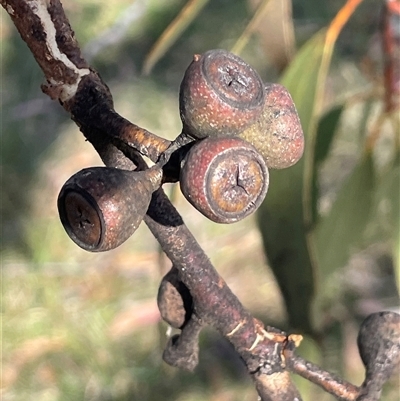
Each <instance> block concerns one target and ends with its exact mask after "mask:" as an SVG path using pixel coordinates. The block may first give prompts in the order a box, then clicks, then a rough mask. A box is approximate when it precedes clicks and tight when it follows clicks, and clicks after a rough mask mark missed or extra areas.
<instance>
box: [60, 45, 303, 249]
mask: <svg viewBox="0 0 400 401" xmlns="http://www.w3.org/2000/svg"><path fill="white" fill-rule="evenodd" d="M179 107H180V116H181V120H182V133H181V134H180V135H179V136H178V137H177V138H176V140H175V141H173V142H172V145H171V147H170V148H169V149H167V151H166V152H165V154H164V156H165V155H167V154H171V153H172V152H173V151H175V150H179V149H183V148H185V149H186V148H187V149H188V150H187V152H186V154H184V156H182V157H181V159H180V166H179V167H180V176H179V182H180V187H181V190H182V193H183V194H184V196H185V197H186V198H187V199H188V201H189V202H190V203H191V204H192V205H193V206H194V207H195V208H196V209H197V210H199V211H200V212H201V213H203V214H204V215H205V216H206V217H208V218H209V219H211V220H213V221H215V222H218V223H233V222H236V221H239V220H241V219H243V218H244V217H246V216H248V215H249V214H251V213H253V212H254V211H255V210H256V209H257V208H258V207H259V206H260V204H261V203H262V201H263V200H264V198H265V195H266V193H267V190H268V185H269V169H271V168H272V169H274V168H275V169H282V168H286V167H290V166H292V165H293V164H295V163H296V162H297V161H298V160H299V159H300V158H301V156H302V154H303V149H304V136H303V131H302V128H301V124H300V121H299V117H298V114H297V111H296V108H295V105H294V103H293V101H292V98H291V96H290V94H289V93H288V91H287V90H286V89H285V88H284V87H283V86H282V85H279V84H273V83H272V84H269V83H268V84H264V83H263V82H262V80H261V78H260V76H259V75H258V73H257V72H256V71H255V70H254V69H253V68H252V67H251V66H250V65H249V64H247V63H246V62H245V61H243V60H242V59H241V58H239V57H237V56H235V55H234V54H232V53H229V52H227V51H224V50H211V51H208V52H206V53H204V54H203V55H195V56H194V58H193V61H192V63H191V64H190V65H189V67H188V68H187V70H186V72H185V75H184V77H183V80H182V83H181V86H180V93H179ZM184 145H189V146H184ZM161 159H162V158H161ZM161 159H160V160H161ZM162 166H163V163H156V164H155V165H154V166H153V167H151V168H150V169H148V170H145V171H128V170H121V169H115V168H109V167H92V168H86V169H84V170H81V171H80V172H78V173H76V174H75V175H73V176H72V177H71V178H70V179H69V180H68V181H67V182H66V183H65V184H64V186H63V188H62V189H61V192H60V195H59V198H58V209H59V214H60V218H61V221H62V223H63V225H64V228H65V229H66V231H67V233H68V235H69V236H70V237H71V238H72V240H73V241H74V242H75V243H76V244H78V245H79V246H80V247H82V248H83V249H85V250H88V251H93V252H97V251H106V250H109V249H113V248H115V247H117V246H119V245H120V244H121V243H123V242H124V241H125V240H126V239H128V238H129V237H130V236H131V235H132V234H133V232H134V231H135V230H136V229H137V228H138V226H139V224H140V222H141V221H142V219H143V217H144V215H145V214H146V212H147V209H148V207H149V204H150V200H151V196H152V194H153V192H154V191H156V190H157V189H158V188H159V187H160V186H161V185H162V184H163V170H162Z"/></svg>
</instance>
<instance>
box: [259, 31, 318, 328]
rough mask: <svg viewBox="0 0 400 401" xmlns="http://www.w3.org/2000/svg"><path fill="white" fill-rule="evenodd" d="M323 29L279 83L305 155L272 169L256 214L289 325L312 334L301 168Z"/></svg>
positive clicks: (311, 286)
mask: <svg viewBox="0 0 400 401" xmlns="http://www.w3.org/2000/svg"><path fill="white" fill-rule="evenodd" d="M324 37H325V32H324V31H321V32H319V33H317V34H316V35H315V36H314V37H313V38H311V39H310V40H309V41H308V42H307V43H306V44H305V45H304V46H303V48H302V49H300V51H299V52H298V54H297V55H296V57H295V59H294V60H293V62H292V63H291V64H290V66H289V68H288V69H287V70H286V72H285V74H284V76H283V78H282V81H281V82H282V84H283V85H285V86H286V88H287V89H288V90H289V92H290V93H291V94H292V97H293V100H294V102H295V104H296V106H297V109H298V112H299V115H300V120H301V122H302V126H303V130H304V133H305V135H306V154H305V156H303V159H301V160H300V162H298V163H297V164H296V165H295V166H293V167H291V168H289V169H285V170H280V171H271V177H270V180H271V185H270V189H269V192H268V195H267V197H266V200H265V202H264V204H263V205H262V206H261V207H260V209H259V212H258V225H259V228H260V231H261V235H262V239H263V244H264V248H265V251H266V254H267V257H268V261H269V265H270V266H271V269H272V270H273V272H274V274H275V277H276V279H277V281H278V284H279V286H280V288H281V291H282V294H283V297H284V299H285V303H286V308H287V311H288V315H289V324H290V326H291V327H292V328H295V329H297V330H301V331H303V332H308V333H311V332H312V324H311V315H310V313H311V304H312V301H313V298H314V292H315V280H314V276H315V275H314V268H313V262H312V260H311V256H310V254H309V252H308V244H307V230H306V227H305V224H304V221H305V219H304V209H303V170H304V164H305V158H306V157H310V155H312V152H310V149H307V147H308V145H309V144H310V142H311V141H310V139H311V137H312V136H313V135H314V134H313V130H312V129H311V126H315V124H313V123H312V120H313V119H314V118H315V116H314V113H315V107H314V106H315V104H314V99H315V96H316V91H317V83H316V81H317V80H316V79H315V77H316V76H318V73H319V66H320V64H321V59H322V55H323V49H324ZM300 77H301V78H300Z"/></svg>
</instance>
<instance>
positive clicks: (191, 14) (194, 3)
mask: <svg viewBox="0 0 400 401" xmlns="http://www.w3.org/2000/svg"><path fill="white" fill-rule="evenodd" d="M208 1H209V0H189V1H188V2H187V3H186V5H185V6H184V7H183V8H182V10H181V11H180V13H179V14H178V16H177V17H176V18H175V19H174V20H173V21H172V22H171V24H170V25H169V26H168V27H167V28H166V29H165V31H164V32H163V33H162V34H161V36H160V37H159V38H158V40H157V42H156V43H155V44H154V46H153V47H152V48H151V49H150V52H149V53H148V54H147V56H146V59H145V61H144V64H143V68H142V72H143V74H144V75H148V74H150V72H151V70H152V69H153V67H154V66H155V65H156V64H157V62H158V61H159V60H160V58H161V57H163V56H164V54H165V53H166V52H167V51H168V50H169V49H170V48H171V46H172V45H173V44H174V43H175V42H176V40H177V39H178V38H179V36H180V35H182V33H183V32H184V31H185V29H186V28H187V27H188V26H189V25H190V24H191V23H192V21H193V20H194V19H195V18H196V17H197V16H198V15H199V14H200V12H201V10H202V9H203V8H204V6H205V5H206V4H207V3H208Z"/></svg>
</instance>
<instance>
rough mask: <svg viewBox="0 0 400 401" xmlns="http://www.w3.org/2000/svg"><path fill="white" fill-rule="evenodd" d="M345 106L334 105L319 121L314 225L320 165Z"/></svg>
mask: <svg viewBox="0 0 400 401" xmlns="http://www.w3.org/2000/svg"><path fill="white" fill-rule="evenodd" d="M344 108H345V107H344V105H343V104H341V105H338V106H335V107H333V108H332V109H330V110H329V111H328V112H326V113H325V114H324V115H323V116H322V118H321V119H320V121H319V123H318V129H317V134H316V138H315V147H314V163H313V166H312V178H311V191H312V195H311V215H312V220H311V221H312V224H313V225H314V223H315V222H316V220H317V215H318V212H317V204H318V199H319V187H318V172H319V167H320V165H321V163H322V162H323V161H324V160H325V159H326V157H327V156H328V153H329V150H330V148H331V145H332V141H333V138H334V136H335V133H336V132H337V126H338V124H339V121H340V117H341V116H342V113H343V110H344Z"/></svg>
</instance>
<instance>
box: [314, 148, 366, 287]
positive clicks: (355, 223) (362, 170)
mask: <svg viewBox="0 0 400 401" xmlns="http://www.w3.org/2000/svg"><path fill="white" fill-rule="evenodd" d="M373 190H374V168H373V161H372V156H371V154H368V155H366V156H364V157H363V158H362V159H361V161H360V162H359V164H358V165H357V166H356V167H355V168H354V170H353V171H352V173H351V174H350V176H349V177H348V178H347V180H346V182H345V183H344V184H343V186H342V187H341V188H340V191H339V193H338V195H337V198H336V201H335V202H334V203H333V205H332V208H331V210H330V212H329V213H328V215H327V216H325V217H322V218H320V220H319V222H318V223H317V226H316V228H315V231H314V233H313V238H314V240H315V242H314V244H315V250H316V255H317V260H318V265H319V273H320V275H321V279H322V282H324V281H325V280H327V279H328V278H329V277H330V275H331V274H332V273H333V272H334V271H336V270H337V269H338V268H341V267H343V266H345V265H346V263H347V261H348V259H349V257H350V255H351V254H352V253H353V252H354V250H356V249H357V248H358V247H359V245H360V244H361V242H362V237H363V232H364V230H365V228H366V226H367V224H368V221H369V216H370V213H371V210H372V201H373Z"/></svg>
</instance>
